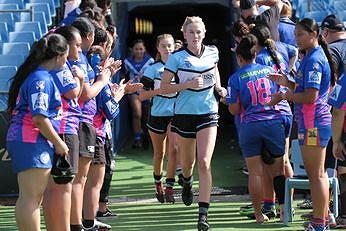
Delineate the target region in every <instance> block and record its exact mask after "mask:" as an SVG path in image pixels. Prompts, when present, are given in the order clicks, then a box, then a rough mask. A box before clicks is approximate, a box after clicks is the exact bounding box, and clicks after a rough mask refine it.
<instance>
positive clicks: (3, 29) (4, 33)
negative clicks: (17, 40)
mask: <svg viewBox="0 0 346 231" xmlns="http://www.w3.org/2000/svg"><path fill="white" fill-rule="evenodd" d="M0 36H1V41H2V42H7V41H8V27H7V23H6V22H0Z"/></svg>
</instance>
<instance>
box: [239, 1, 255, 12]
mask: <svg viewBox="0 0 346 231" xmlns="http://www.w3.org/2000/svg"><path fill="white" fill-rule="evenodd" d="M255 4H256V0H240V9H242V10H247V9H250V8H251V7H253V6H254V5H255Z"/></svg>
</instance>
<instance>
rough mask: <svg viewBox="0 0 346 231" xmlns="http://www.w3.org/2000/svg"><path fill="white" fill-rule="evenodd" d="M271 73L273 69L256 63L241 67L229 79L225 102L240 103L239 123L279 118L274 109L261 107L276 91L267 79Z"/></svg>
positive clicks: (277, 111) (275, 86)
mask: <svg viewBox="0 0 346 231" xmlns="http://www.w3.org/2000/svg"><path fill="white" fill-rule="evenodd" d="M273 72H275V71H274V69H272V68H270V67H268V66H265V65H261V64H257V63H256V64H249V65H246V66H243V67H241V68H240V69H239V70H238V71H237V72H236V73H234V74H233V75H232V76H231V77H230V78H229V81H228V87H227V96H226V102H227V103H229V104H232V103H240V105H241V112H240V123H250V122H255V121H261V120H272V119H279V118H281V114H280V111H279V110H277V109H276V108H275V107H272V106H264V105H263V104H266V103H269V102H270V100H271V97H270V95H271V94H274V93H276V91H277V85H276V84H275V83H274V82H272V81H271V80H269V79H268V78H267V75H268V74H269V73H273Z"/></svg>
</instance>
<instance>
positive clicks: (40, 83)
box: [36, 80, 44, 90]
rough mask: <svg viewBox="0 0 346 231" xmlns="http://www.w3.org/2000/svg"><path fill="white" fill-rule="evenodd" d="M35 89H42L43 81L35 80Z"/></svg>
mask: <svg viewBox="0 0 346 231" xmlns="http://www.w3.org/2000/svg"><path fill="white" fill-rule="evenodd" d="M36 89H37V90H43V89H44V81H42V80H40V81H36Z"/></svg>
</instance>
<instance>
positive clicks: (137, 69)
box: [124, 39, 154, 148]
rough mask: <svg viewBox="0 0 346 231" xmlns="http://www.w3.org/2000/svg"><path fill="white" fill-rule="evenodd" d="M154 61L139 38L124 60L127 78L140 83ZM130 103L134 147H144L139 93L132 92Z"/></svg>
mask: <svg viewBox="0 0 346 231" xmlns="http://www.w3.org/2000/svg"><path fill="white" fill-rule="evenodd" d="M153 62H154V59H153V58H152V57H151V56H150V55H148V54H147V53H146V49H145V44H144V41H143V40H141V39H137V40H135V41H134V42H133V46H132V55H131V56H130V57H128V58H126V59H125V60H124V69H125V75H126V79H128V80H131V81H132V82H133V83H139V82H140V80H141V78H142V76H143V73H144V71H145V69H146V68H147V67H148V66H149V65H150V64H152V63H153ZM129 99H130V105H131V109H132V129H133V133H134V134H133V135H134V142H133V145H132V147H133V148H143V140H142V136H143V134H142V133H143V131H142V126H141V120H142V115H143V113H142V102H141V101H140V100H139V98H138V93H134V94H130V95H129Z"/></svg>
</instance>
